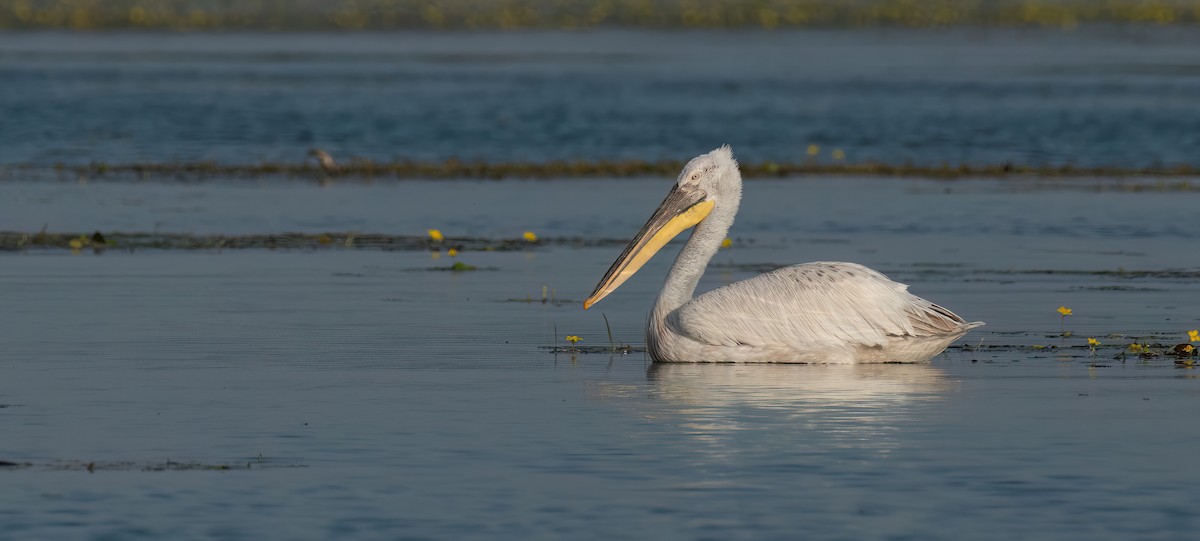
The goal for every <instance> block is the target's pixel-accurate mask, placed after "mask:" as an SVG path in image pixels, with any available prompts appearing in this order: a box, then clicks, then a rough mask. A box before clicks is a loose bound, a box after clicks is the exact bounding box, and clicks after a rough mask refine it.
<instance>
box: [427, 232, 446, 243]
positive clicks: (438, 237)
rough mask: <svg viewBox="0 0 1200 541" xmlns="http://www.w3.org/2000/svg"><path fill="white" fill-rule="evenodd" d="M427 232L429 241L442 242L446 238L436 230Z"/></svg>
mask: <svg viewBox="0 0 1200 541" xmlns="http://www.w3.org/2000/svg"><path fill="white" fill-rule="evenodd" d="M428 231H429V240H432V241H433V242H442V241H443V240H445V239H446V236H445V235H443V234H442V232H441V231H439V230H437V229H430V230H428Z"/></svg>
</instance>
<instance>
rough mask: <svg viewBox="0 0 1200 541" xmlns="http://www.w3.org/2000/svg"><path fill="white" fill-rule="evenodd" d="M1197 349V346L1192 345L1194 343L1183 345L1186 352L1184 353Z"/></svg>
mask: <svg viewBox="0 0 1200 541" xmlns="http://www.w3.org/2000/svg"><path fill="white" fill-rule="evenodd" d="M1195 350H1196V348H1194V347H1192V345H1191V344H1188V345H1186V346H1183V352H1184V353H1191V352H1193V351H1195Z"/></svg>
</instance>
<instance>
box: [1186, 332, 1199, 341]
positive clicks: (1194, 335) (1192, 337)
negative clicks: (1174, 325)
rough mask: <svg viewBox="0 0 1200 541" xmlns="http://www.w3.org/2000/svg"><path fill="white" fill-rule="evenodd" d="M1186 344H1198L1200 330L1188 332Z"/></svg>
mask: <svg viewBox="0 0 1200 541" xmlns="http://www.w3.org/2000/svg"><path fill="white" fill-rule="evenodd" d="M1188 342H1200V330H1195V331H1188Z"/></svg>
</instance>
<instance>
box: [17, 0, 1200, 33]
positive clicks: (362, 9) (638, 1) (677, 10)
mask: <svg viewBox="0 0 1200 541" xmlns="http://www.w3.org/2000/svg"><path fill="white" fill-rule="evenodd" d="M1197 8H1198V6H1197V2H1196V1H1195V0H1150V1H1147V0H1107V1H1105V2H1098V1H1095V0H998V1H991V2H981V1H978V0H923V1H920V2H916V1H913V0H857V1H845V0H590V1H589V0H581V1H576V2H563V1H558V0H506V1H504V2H496V1H490V0H447V1H439V2H433V1H430V0H343V1H339V2H330V1H325V0H283V1H272V2H227V1H220V0H106V1H104V2H96V1H91V0H0V28H15V29H47V28H55V29H72V30H97V29H156V30H219V29H220V30H229V29H259V30H276V31H277V30H341V31H354V30H389V29H484V28H497V29H516V28H561V29H576V28H590V27H597V26H623V27H651V28H763V29H775V28H803V27H876V26H900V27H945V26H956V25H970V26H1048V27H1058V28H1071V27H1074V26H1076V25H1079V24H1086V23H1121V22H1125V23H1145V24H1157V25H1165V24H1191V23H1195V22H1197V20H1200V13H1198V11H1200V9H1197Z"/></svg>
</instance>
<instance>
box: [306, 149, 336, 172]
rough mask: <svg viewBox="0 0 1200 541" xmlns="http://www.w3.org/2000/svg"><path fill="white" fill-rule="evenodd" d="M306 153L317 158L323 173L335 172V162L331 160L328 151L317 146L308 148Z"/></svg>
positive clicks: (331, 157)
mask: <svg viewBox="0 0 1200 541" xmlns="http://www.w3.org/2000/svg"><path fill="white" fill-rule="evenodd" d="M308 155H309V156H311V157H312V158H314V159H316V160H317V165H319V166H321V171H324V172H325V174H327V175H332V174H334V173H337V171H338V166H337V163H336V162H334V161H333V156H330V155H329V153H328V152H325V151H324V150H321V149H319V148H310V149H308Z"/></svg>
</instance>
